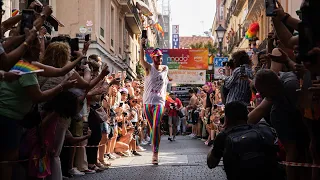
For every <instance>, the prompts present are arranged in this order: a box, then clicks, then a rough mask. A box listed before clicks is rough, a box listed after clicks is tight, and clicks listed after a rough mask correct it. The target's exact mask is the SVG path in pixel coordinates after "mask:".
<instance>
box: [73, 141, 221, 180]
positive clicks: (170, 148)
mask: <svg viewBox="0 0 320 180" xmlns="http://www.w3.org/2000/svg"><path fill="white" fill-rule="evenodd" d="M145 148H146V149H147V151H146V152H142V153H141V154H142V156H140V157H126V158H121V159H117V160H114V161H111V163H112V168H110V169H108V170H106V171H104V172H102V173H97V174H93V175H90V174H88V175H85V176H82V177H76V178H74V179H75V180H91V179H92V180H93V179H94V180H98V179H101V180H102V179H103V180H108V179H114V180H116V179H122V180H127V179H128V180H208V179H213V180H225V179H226V177H225V173H224V171H223V169H222V166H219V167H217V168H216V169H214V170H210V169H209V168H208V167H207V165H206V157H207V152H208V151H209V147H207V146H205V145H204V143H203V142H202V141H200V140H195V139H192V138H190V137H188V136H178V137H177V140H176V141H174V142H169V141H168V140H167V136H164V137H162V140H161V145H160V163H159V166H153V165H151V156H152V153H151V147H150V146H146V147H145Z"/></svg>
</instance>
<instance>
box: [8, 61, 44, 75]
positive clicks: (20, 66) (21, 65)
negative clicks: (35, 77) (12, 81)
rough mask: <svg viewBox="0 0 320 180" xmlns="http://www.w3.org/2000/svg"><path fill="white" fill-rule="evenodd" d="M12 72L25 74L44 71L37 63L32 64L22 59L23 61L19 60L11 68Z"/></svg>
mask: <svg viewBox="0 0 320 180" xmlns="http://www.w3.org/2000/svg"><path fill="white" fill-rule="evenodd" d="M10 72H17V73H19V74H20V75H24V74H31V73H38V72H43V69H40V68H38V67H37V66H35V65H32V64H30V63H28V62H25V61H22V60H21V61H19V62H17V64H16V65H14V66H13V68H12V69H11V70H10Z"/></svg>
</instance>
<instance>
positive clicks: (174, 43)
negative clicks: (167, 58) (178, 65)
mask: <svg viewBox="0 0 320 180" xmlns="http://www.w3.org/2000/svg"><path fill="white" fill-rule="evenodd" d="M179 45H180V40H179V34H173V35H172V48H173V49H179Z"/></svg>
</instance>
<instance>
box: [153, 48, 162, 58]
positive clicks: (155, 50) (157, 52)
mask: <svg viewBox="0 0 320 180" xmlns="http://www.w3.org/2000/svg"><path fill="white" fill-rule="evenodd" d="M162 55H163V54H162V52H161V50H160V49H159V48H156V49H154V50H153V51H152V53H151V56H152V57H153V56H162Z"/></svg>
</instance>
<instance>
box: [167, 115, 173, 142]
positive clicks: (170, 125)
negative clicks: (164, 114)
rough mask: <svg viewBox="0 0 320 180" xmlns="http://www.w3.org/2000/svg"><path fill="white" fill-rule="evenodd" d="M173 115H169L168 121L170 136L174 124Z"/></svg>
mask: <svg viewBox="0 0 320 180" xmlns="http://www.w3.org/2000/svg"><path fill="white" fill-rule="evenodd" d="M173 121H174V119H173V117H172V116H169V121H168V125H169V137H172V131H173V130H172V124H173Z"/></svg>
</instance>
